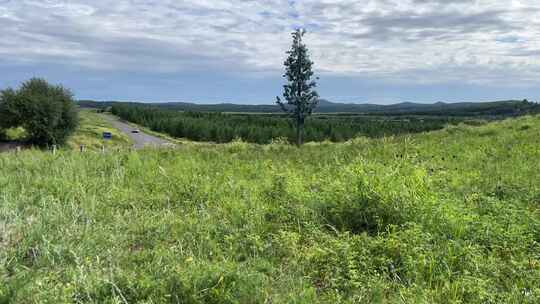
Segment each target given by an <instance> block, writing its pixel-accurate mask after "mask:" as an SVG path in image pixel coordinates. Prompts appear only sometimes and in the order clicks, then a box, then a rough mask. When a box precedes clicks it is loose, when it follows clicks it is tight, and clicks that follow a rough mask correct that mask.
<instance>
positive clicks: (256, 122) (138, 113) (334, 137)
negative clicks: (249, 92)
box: [112, 104, 463, 144]
mask: <svg viewBox="0 0 540 304" xmlns="http://www.w3.org/2000/svg"><path fill="white" fill-rule="evenodd" d="M112 113H113V114H115V115H117V116H119V117H121V118H122V119H125V120H127V121H130V122H133V123H136V124H139V125H143V126H146V127H149V128H150V129H151V130H153V131H156V132H162V133H166V134H169V135H170V136H173V137H177V138H187V139H190V140H194V141H211V142H217V143H226V142H230V141H232V140H233V139H235V138H240V139H242V140H243V141H246V142H251V143H259V144H267V143H271V142H272V141H274V140H276V139H282V140H283V139H287V140H288V141H289V142H291V143H292V142H295V141H296V134H295V133H294V128H293V127H294V126H293V125H292V124H291V122H290V121H289V119H288V118H287V117H286V116H284V115H272V114H223V113H202V112H177V111H172V110H160V109H157V108H154V107H149V106H134V105H127V104H117V105H114V106H113V107H112ZM462 120H463V119H459V118H431V117H425V118H418V117H410V118H402V119H392V118H388V117H382V118H381V117H366V116H356V115H352V116H351V115H314V116H312V117H310V118H309V119H308V124H307V125H306V129H305V136H304V138H305V140H306V141H317V142H319V141H325V140H330V141H333V142H343V141H347V140H349V139H351V138H355V137H356V136H359V135H362V136H369V137H381V136H390V135H399V134H405V133H418V132H425V131H431V130H438V129H442V128H443V127H444V126H445V125H446V124H448V123H457V122H460V121H462Z"/></svg>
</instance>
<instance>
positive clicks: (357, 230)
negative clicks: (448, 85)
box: [0, 117, 540, 303]
mask: <svg viewBox="0 0 540 304" xmlns="http://www.w3.org/2000/svg"><path fill="white" fill-rule="evenodd" d="M539 134H540V117H524V118H519V119H512V120H506V121H502V122H496V123H490V124H486V125H483V126H478V127H474V126H466V125H458V126H453V127H449V128H447V129H445V130H442V131H437V132H432V133H423V134H416V135H414V136H402V137H390V138H382V139H366V138H358V139H355V140H352V141H349V142H347V143H343V144H331V143H320V144H309V145H306V146H304V147H302V148H301V149H297V148H295V147H291V146H288V145H283V144H272V145H266V146H259V145H250V144H246V143H242V142H235V143H232V144H226V145H215V146H199V145H186V146H184V147H183V149H180V150H143V151H137V152H122V153H107V154H99V153H76V152H72V151H65V152H60V153H57V154H56V155H52V154H50V153H43V152H39V151H24V152H22V153H19V154H17V155H14V154H2V155H0V168H2V170H1V171H0V282H2V284H0V303H83V302H84V303H539V302H540V245H539V242H540V214H539V209H538V208H539V204H540V184H539V183H538V181H540V162H538V159H540V149H539V147H540V136H539Z"/></svg>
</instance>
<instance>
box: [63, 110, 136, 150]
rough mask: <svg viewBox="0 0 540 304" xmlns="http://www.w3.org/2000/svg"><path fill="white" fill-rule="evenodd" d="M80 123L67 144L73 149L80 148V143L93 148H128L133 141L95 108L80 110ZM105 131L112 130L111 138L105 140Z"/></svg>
mask: <svg viewBox="0 0 540 304" xmlns="http://www.w3.org/2000/svg"><path fill="white" fill-rule="evenodd" d="M79 116H80V124H79V127H78V128H77V130H76V131H75V133H74V134H73V135H72V136H71V137H70V138H69V140H68V144H67V146H68V147H69V148H71V149H79V147H80V145H85V146H86V148H88V149H91V150H98V149H101V147H102V146H105V148H106V149H111V148H128V147H130V146H131V145H132V144H133V142H132V141H131V139H130V138H129V137H128V136H127V135H126V134H124V133H122V132H119V131H118V130H116V129H115V128H113V127H112V126H111V124H110V123H109V122H107V121H106V120H105V119H103V117H101V116H100V115H99V114H97V113H96V112H95V110H88V109H82V110H80V111H79ZM103 132H111V133H112V135H113V137H112V139H111V140H103Z"/></svg>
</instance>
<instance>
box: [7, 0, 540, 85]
mask: <svg viewBox="0 0 540 304" xmlns="http://www.w3.org/2000/svg"><path fill="white" fill-rule="evenodd" d="M539 20H540V2H538V1H537V0H476V1H475V0H429V1H428V0H366V1H357V0H319V1H308V0H305V1H300V0H298V1H288V0H260V1H256V0H229V1H226V0H184V1H174V0H161V1H157V0H156V1H150V0H116V1H105V0H93V1H83V0H73V1H68V0H0V34H1V37H2V39H1V40H0V55H1V56H2V57H3V58H4V59H5V60H9V61H10V62H11V63H17V64H19V63H20V64H31V63H32V62H54V63H60V64H64V65H75V66H83V67H85V68H91V69H98V70H127V71H130V70H134V71H149V70H151V71H161V72H185V71H191V70H195V71H214V70H219V71H239V72H250V71H251V72H258V73H260V72H272V73H275V72H278V71H280V70H281V64H282V62H283V60H284V57H285V54H284V52H285V51H286V50H287V48H288V45H289V32H290V31H291V29H292V28H294V27H295V26H304V27H306V28H307V29H308V30H309V34H308V36H307V37H306V41H307V43H308V44H309V47H310V49H311V50H312V53H313V59H314V61H315V62H316V67H317V68H318V69H319V71H321V72H323V73H325V74H332V75H362V77H370V76H373V77H377V78H387V79H388V80H389V81H396V82H407V81H410V82H413V81H414V82H420V83H430V82H445V81H457V80H459V81H463V82H466V83H490V84H496V83H502V84H508V83H509V80H508V79H510V82H512V83H516V84H521V83H522V82H532V83H536V82H538V80H537V79H540V60H539V58H540V38H539V37H540V26H539V25H540V24H539V23H540V22H539Z"/></svg>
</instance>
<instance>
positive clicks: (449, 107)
mask: <svg viewBox="0 0 540 304" xmlns="http://www.w3.org/2000/svg"><path fill="white" fill-rule="evenodd" d="M78 103H79V105H80V106H81V107H85V108H104V107H110V106H112V105H114V104H115V103H122V104H132V105H139V106H152V107H157V108H161V109H169V110H177V111H200V112H233V113H281V112H282V111H281V109H280V108H279V107H278V106H277V105H240V104H232V103H221V104H209V105H204V104H195V103H188V102H170V103H135V102H115V101H104V102H99V101H92V100H80V101H79V102H78ZM539 108H540V105H539V104H536V103H532V102H528V101H526V100H524V101H518V100H506V101H494V102H481V103H475V102H460V103H444V102H437V103H433V104H424V103H413V102H402V103H397V104H392V105H377V104H355V103H334V102H331V101H328V100H326V99H321V100H320V101H319V106H318V107H317V108H316V110H315V112H316V113H350V114H353V113H354V114H366V115H437V116H479V115H519V114H522V113H527V112H531V111H535V112H540V109H539Z"/></svg>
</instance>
